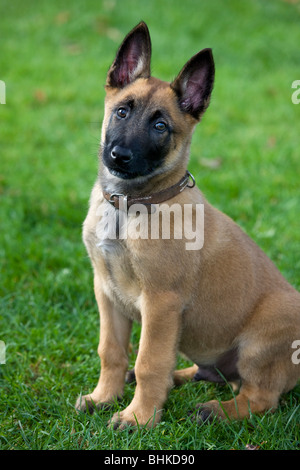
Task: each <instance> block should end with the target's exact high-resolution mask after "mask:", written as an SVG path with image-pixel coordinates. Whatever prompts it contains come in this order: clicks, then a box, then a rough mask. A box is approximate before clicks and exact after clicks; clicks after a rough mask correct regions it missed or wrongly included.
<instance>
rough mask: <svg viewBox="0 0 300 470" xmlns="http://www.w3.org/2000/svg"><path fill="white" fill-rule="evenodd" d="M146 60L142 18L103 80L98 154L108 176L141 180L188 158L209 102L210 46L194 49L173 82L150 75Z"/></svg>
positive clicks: (148, 57)
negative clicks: (193, 136)
mask: <svg viewBox="0 0 300 470" xmlns="http://www.w3.org/2000/svg"><path fill="white" fill-rule="evenodd" d="M150 61H151V40H150V35H149V31H148V28H147V26H146V24H145V23H143V22H141V23H139V24H138V25H137V26H136V27H135V28H134V29H133V30H132V31H131V32H130V33H129V34H128V35H127V36H126V37H125V39H124V41H123V42H122V44H121V46H120V48H119V50H118V52H117V55H116V58H115V60H114V62H113V64H112V65H111V67H110V69H109V71H108V75H107V81H106V100H105V116H104V121H103V127H102V138H101V158H102V162H103V171H104V172H105V175H106V177H107V178H109V179H112V177H113V178H114V180H115V181H119V183H121V182H122V181H123V182H124V183H125V180H126V181H127V182H128V183H129V182H130V183H131V184H132V183H134V182H139V183H142V182H145V181H147V180H148V179H149V178H151V177H153V176H155V175H157V174H161V173H164V172H167V171H168V170H171V169H172V168H174V167H175V166H176V165H179V164H180V162H181V163H182V161H183V160H186V159H187V158H188V157H187V154H188V150H189V145H190V141H191V135H192V132H193V129H194V127H195V124H196V123H197V122H198V121H199V120H200V118H201V116H202V115H203V113H204V111H205V110H206V108H207V106H208V104H209V99H210V95H211V91H212V87H213V81H214V61H213V56H212V52H211V49H204V50H202V51H200V52H199V53H198V54H196V55H194V56H193V57H192V58H191V59H190V60H189V61H188V62H187V63H186V65H185V66H184V67H183V69H182V70H181V72H180V73H179V74H178V76H177V77H176V78H175V80H174V81H173V82H172V83H168V82H164V81H161V80H158V79H157V78H154V77H151V72H150ZM186 164H187V161H183V165H186Z"/></svg>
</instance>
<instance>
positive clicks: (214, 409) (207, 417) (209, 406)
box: [195, 400, 224, 424]
mask: <svg viewBox="0 0 300 470" xmlns="http://www.w3.org/2000/svg"><path fill="white" fill-rule="evenodd" d="M223 417H224V414H223V413H222V410H221V408H220V403H219V402H218V401H217V400H211V401H209V402H206V403H198V404H197V405H196V416H195V419H196V420H197V422H198V423H199V424H200V423H207V424H209V423H212V422H213V420H214V419H215V418H219V419H220V418H223Z"/></svg>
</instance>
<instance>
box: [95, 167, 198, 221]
mask: <svg viewBox="0 0 300 470" xmlns="http://www.w3.org/2000/svg"><path fill="white" fill-rule="evenodd" d="M190 178H191V180H192V184H188V183H189V179H190ZM195 184H196V183H195V178H194V177H193V175H192V174H191V173H190V172H189V171H186V173H185V175H184V176H183V177H182V178H181V180H180V181H178V183H176V184H173V186H170V187H169V188H167V189H163V190H162V191H159V192H157V193H153V194H150V195H149V196H142V197H133V196H130V195H125V194H118V193H108V192H107V191H103V196H104V198H105V199H106V200H107V201H108V202H109V203H110V204H112V205H113V206H114V207H115V208H116V209H122V210H124V208H125V207H126V210H128V208H129V207H130V206H132V205H133V204H144V205H145V206H146V207H147V209H148V212H151V204H160V203H161V202H164V201H167V200H169V199H172V198H173V197H175V196H177V194H179V193H181V192H182V191H183V190H184V189H185V188H193V187H194V186H195ZM121 198H123V200H125V198H126V199H127V204H126V203H125V204H124V203H123V204H120V199H121Z"/></svg>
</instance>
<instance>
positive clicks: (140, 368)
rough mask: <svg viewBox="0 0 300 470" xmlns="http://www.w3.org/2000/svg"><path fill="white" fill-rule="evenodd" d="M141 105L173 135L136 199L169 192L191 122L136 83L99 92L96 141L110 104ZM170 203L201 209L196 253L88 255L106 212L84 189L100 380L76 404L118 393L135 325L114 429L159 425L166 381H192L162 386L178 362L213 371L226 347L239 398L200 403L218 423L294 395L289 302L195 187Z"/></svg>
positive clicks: (100, 401)
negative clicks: (134, 346) (131, 374)
mask: <svg viewBox="0 0 300 470" xmlns="http://www.w3.org/2000/svg"><path fill="white" fill-rule="evenodd" d="M150 95H151V102H152V103H156V106H159V104H160V103H161V102H163V103H164V106H165V107H167V109H168V111H169V113H170V115H171V116H172V120H173V122H174V123H175V126H176V131H177V133H176V135H175V137H174V142H173V146H172V150H171V151H170V153H169V155H168V157H167V159H166V161H165V162H164V168H163V171H162V172H161V173H160V174H157V175H156V176H155V177H154V178H152V179H151V181H150V182H147V183H146V184H145V187H144V188H143V194H148V193H149V192H151V193H153V192H155V191H159V190H161V189H164V188H166V187H169V186H171V185H172V184H174V183H175V182H177V181H178V180H179V178H180V177H182V176H183V174H184V171H185V169H186V166H187V161H188V157H189V147H190V142H191V137H192V133H193V131H194V127H195V124H196V120H195V119H194V118H193V117H191V116H186V118H185V119H183V116H182V113H181V112H180V110H179V108H178V106H177V103H176V99H175V95H174V93H173V91H172V90H171V88H170V87H169V84H167V83H165V82H161V81H159V80H157V79H154V78H148V79H147V78H138V79H137V80H135V81H134V82H133V83H132V84H129V85H128V86H126V87H125V88H124V89H122V90H115V89H109V88H107V96H106V101H105V103H106V109H105V117H104V122H103V131H102V139H103V138H104V135H105V130H106V126H107V123H108V119H109V115H110V113H111V110H112V109H113V108H114V107H115V105H116V103H118V102H120V101H121V100H122V99H123V97H124V96H134V97H141V96H150ZM102 171H104V172H105V169H103V170H102ZM107 178H108V184H109V175H107ZM143 194H141V195H143ZM174 203H179V204H180V205H183V204H193V206H194V207H195V204H201V203H202V204H204V217H205V219H204V220H205V222H204V246H203V248H202V249H201V250H199V251H187V250H186V249H185V243H186V240H185V239H183V240H174V239H171V240H163V239H159V240H152V239H146V240H143V239H137V240H134V239H130V238H129V239H127V240H114V241H111V240H110V241H109V243H108V242H107V240H105V239H103V240H102V242H101V240H100V245H101V243H102V245H101V246H99V233H98V234H97V235H96V231H97V225H98V223H99V220H100V216H99V215H98V214H99V208H101V207H105V209H107V210H110V211H114V210H115V209H114V208H113V207H111V206H110V205H109V203H108V202H107V201H105V200H104V199H103V196H102V189H101V186H100V184H99V182H98V181H97V182H96V184H95V186H94V188H93V191H92V195H91V199H90V208H89V212H88V215H87V218H86V220H85V222H84V228H83V239H84V243H85V245H86V248H87V251H88V253H89V256H90V258H91V262H92V265H93V269H94V275H95V281H94V282H95V295H96V299H97V302H98V306H99V311H100V344H99V355H100V358H101V375H100V379H99V383H98V385H97V387H96V389H95V390H94V391H93V392H92V393H91V394H90V395H86V396H85V397H82V398H81V399H80V400H79V401H78V403H77V405H76V406H77V408H79V409H85V407H86V406H87V405H88V404H90V403H94V404H95V405H98V406H101V405H104V404H107V403H110V402H112V401H113V400H114V399H115V398H117V397H120V396H121V395H122V393H123V385H124V380H125V374H126V371H127V366H128V359H127V352H128V346H129V338H130V330H131V325H132V321H138V322H141V324H142V333H141V339H140V348H139V352H138V356H137V360H136V365H135V375H136V381H137V386H136V391H135V394H134V398H133V400H132V402H131V403H130V404H129V406H128V407H127V408H126V409H125V410H123V411H122V412H121V413H120V414H116V415H114V416H113V418H112V423H113V424H114V425H115V426H116V427H117V426H120V427H121V428H122V427H124V426H126V425H128V424H129V425H134V424H136V421H138V423H139V424H140V425H152V424H155V423H157V422H158V421H159V419H160V416H161V412H162V409H163V406H164V403H165V400H166V398H167V394H168V391H169V389H170V388H171V387H172V385H173V383H174V382H175V383H176V384H178V383H183V382H184V381H185V380H188V379H191V378H192V377H193V376H194V374H195V372H196V371H197V366H193V367H191V368H189V369H187V370H184V371H176V372H175V375H174V379H173V378H172V377H173V374H174V368H175V364H176V355H177V353H178V352H181V353H183V354H184V355H185V356H186V357H188V358H189V359H190V360H192V361H193V362H194V363H195V364H202V365H213V364H215V362H216V360H217V359H218V358H219V357H221V356H222V354H224V353H225V352H226V351H228V350H230V349H231V348H233V347H236V348H237V350H238V364H237V367H238V371H239V374H240V377H241V382H242V386H241V390H240V393H239V394H238V395H237V397H236V398H235V399H232V400H229V401H228V402H223V403H221V406H220V404H219V403H218V402H217V401H212V402H209V403H206V404H204V405H203V407H204V409H208V410H209V411H213V412H214V413H216V414H217V415H218V416H220V417H226V416H229V417H233V418H243V417H244V416H248V415H249V409H251V411H252V412H263V411H265V410H267V409H269V408H276V406H277V405H278V400H279V397H280V395H281V393H283V392H285V391H288V390H290V389H291V388H293V387H294V386H295V384H296V383H297V380H298V378H299V376H300V366H297V365H295V364H293V363H292V361H291V355H292V352H293V350H292V349H291V345H292V342H293V341H294V340H296V339H300V294H299V293H298V292H297V291H296V290H294V289H293V287H292V286H291V285H289V284H288V283H287V281H286V280H285V279H284V278H283V277H282V276H281V274H280V273H279V271H278V270H277V268H276V267H275V266H274V265H273V263H272V262H271V261H270V260H269V259H268V257H267V256H266V255H265V254H264V253H263V252H262V251H261V250H260V248H259V247H258V246H257V245H256V244H255V243H254V242H253V241H252V240H251V239H250V238H249V237H248V236H247V235H246V234H245V233H244V232H243V231H242V230H241V229H240V228H239V227H238V226H237V225H236V224H235V223H234V222H233V221H232V220H231V219H230V218H229V217H227V216H226V215H224V214H223V213H221V212H220V211H218V210H217V209H215V208H214V207H212V206H211V205H210V204H209V203H208V202H207V201H206V200H205V198H204V197H203V195H202V193H201V192H200V191H199V189H198V188H197V187H194V188H192V189H189V188H186V189H185V190H184V191H183V192H182V193H180V194H179V195H178V196H176V197H175V198H173V199H172V200H171V201H167V202H166V204H167V205H171V204H174ZM145 217H150V216H149V215H145ZM128 223H129V224H130V223H131V219H130V218H129V222H128ZM171 233H172V230H171ZM100 239H101V234H100Z"/></svg>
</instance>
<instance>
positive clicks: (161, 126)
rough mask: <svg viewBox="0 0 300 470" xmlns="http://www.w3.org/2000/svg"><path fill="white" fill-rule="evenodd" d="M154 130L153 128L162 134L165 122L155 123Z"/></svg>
mask: <svg viewBox="0 0 300 470" xmlns="http://www.w3.org/2000/svg"><path fill="white" fill-rule="evenodd" d="M154 128H155V129H156V130H157V131H158V132H163V131H165V130H166V128H167V125H166V123H165V122H163V121H159V122H157V123H156V124H155V125H154Z"/></svg>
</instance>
